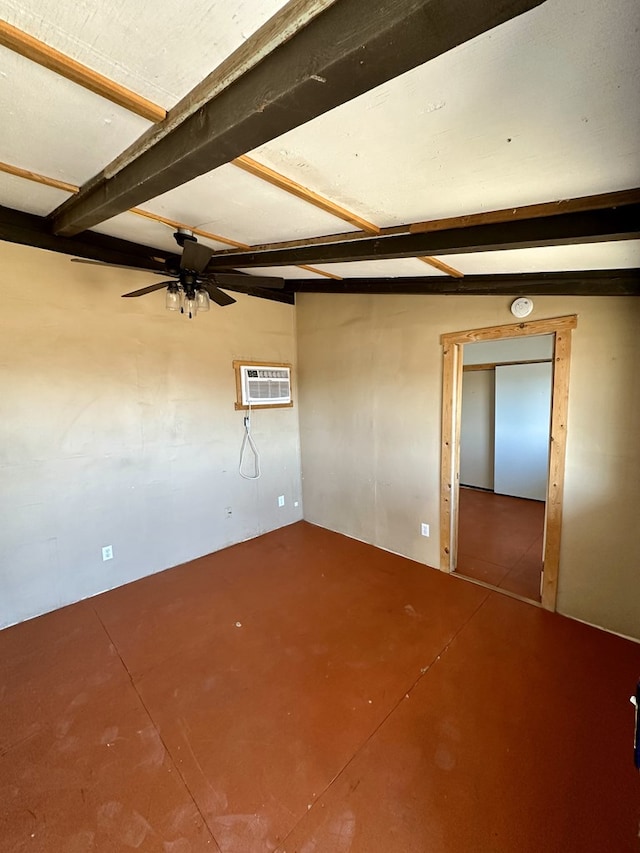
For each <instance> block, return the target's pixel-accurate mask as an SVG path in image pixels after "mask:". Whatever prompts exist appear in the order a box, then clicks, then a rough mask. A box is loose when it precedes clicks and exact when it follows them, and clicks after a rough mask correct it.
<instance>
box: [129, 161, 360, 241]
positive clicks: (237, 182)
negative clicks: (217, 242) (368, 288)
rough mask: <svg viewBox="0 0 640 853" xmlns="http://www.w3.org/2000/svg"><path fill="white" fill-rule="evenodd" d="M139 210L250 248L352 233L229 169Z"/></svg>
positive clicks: (326, 216)
mask: <svg viewBox="0 0 640 853" xmlns="http://www.w3.org/2000/svg"><path fill="white" fill-rule="evenodd" d="M140 206H141V207H142V208H145V209H147V210H152V211H153V212H154V213H160V214H162V215H163V216H167V217H169V218H170V219H175V220H178V221H179V222H186V223H188V224H189V225H192V226H197V227H200V228H203V229H204V230H205V231H212V232H213V233H215V234H220V235H221V236H223V237H231V238H232V239H234V240H239V241H241V242H243V243H247V244H249V245H253V244H256V243H266V242H271V241H275V240H296V239H299V238H304V237H313V236H316V235H319V234H338V233H341V232H344V231H353V230H355V229H354V228H353V227H352V226H350V225H348V224H347V223H346V222H343V221H342V220H341V219H338V218H337V217H335V216H331V215H330V214H329V213H325V212H324V211H322V210H319V209H318V208H316V207H313V206H312V205H310V204H307V203H306V202H303V201H300V199H298V198H295V197H294V196H292V195H289V194H288V193H286V192H284V190H281V189H278V187H274V186H271V184H267V183H265V182H264V181H261V180H260V179H259V178H256V177H254V176H253V175H248V174H247V173H246V172H243V171H242V170H241V169H238V168H237V167H236V166H231V165H227V166H222V167H221V168H219V169H216V170H215V171H213V172H209V173H208V174H206V175H202V176H201V177H199V178H194V180H193V181H189V182H188V183H186V184H183V185H182V186H181V187H177V188H176V189H175V190H171V191H170V192H168V193H165V194H164V195H161V196H158V197H157V198H155V199H153V201H150V202H148V203H147V204H143V205H140Z"/></svg>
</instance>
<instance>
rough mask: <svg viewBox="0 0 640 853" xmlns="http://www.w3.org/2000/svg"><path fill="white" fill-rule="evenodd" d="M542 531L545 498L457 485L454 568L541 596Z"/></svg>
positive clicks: (512, 589) (536, 597)
mask: <svg viewBox="0 0 640 853" xmlns="http://www.w3.org/2000/svg"><path fill="white" fill-rule="evenodd" d="M543 535H544V501H529V500H525V499H523V498H512V497H509V496H508V495H496V494H494V493H493V492H483V491H480V490H478V489H468V488H464V487H461V488H460V514H459V522H458V563H457V567H456V571H457V572H458V574H461V575H464V576H465V577H469V578H475V579H476V580H481V581H484V582H485V583H490V584H491V585H492V586H497V587H501V588H502V589H506V590H508V591H509V592H515V593H516V594H517V595H522V596H523V597H524V598H529V599H531V600H532V601H540V575H541V572H542V545H543Z"/></svg>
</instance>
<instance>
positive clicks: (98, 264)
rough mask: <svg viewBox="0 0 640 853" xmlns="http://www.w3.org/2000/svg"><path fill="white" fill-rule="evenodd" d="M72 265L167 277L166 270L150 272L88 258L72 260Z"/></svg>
mask: <svg viewBox="0 0 640 853" xmlns="http://www.w3.org/2000/svg"><path fill="white" fill-rule="evenodd" d="M70 260H71V263H72V264H91V266H94V267H110V268H111V269H116V270H135V271H136V272H150V273H152V274H153V275H166V274H167V271H166V270H148V269H145V268H144V267H127V266H125V265H124V264H104V263H102V261H90V260H88V258H70Z"/></svg>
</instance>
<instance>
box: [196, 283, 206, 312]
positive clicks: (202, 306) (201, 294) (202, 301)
mask: <svg viewBox="0 0 640 853" xmlns="http://www.w3.org/2000/svg"><path fill="white" fill-rule="evenodd" d="M196 302H197V303H198V311H208V310H209V294H208V293H207V291H206V290H205V289H204V288H201V289H200V290H198V291H196Z"/></svg>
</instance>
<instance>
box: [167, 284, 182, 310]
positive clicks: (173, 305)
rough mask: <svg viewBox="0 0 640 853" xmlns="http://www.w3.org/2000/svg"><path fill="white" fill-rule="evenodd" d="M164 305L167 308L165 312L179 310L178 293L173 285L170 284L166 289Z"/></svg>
mask: <svg viewBox="0 0 640 853" xmlns="http://www.w3.org/2000/svg"><path fill="white" fill-rule="evenodd" d="M165 305H166V307H167V311H179V310H180V293H179V292H178V288H177V286H176V285H175V284H170V285H169V287H168V288H167V295H166V297H165Z"/></svg>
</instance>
